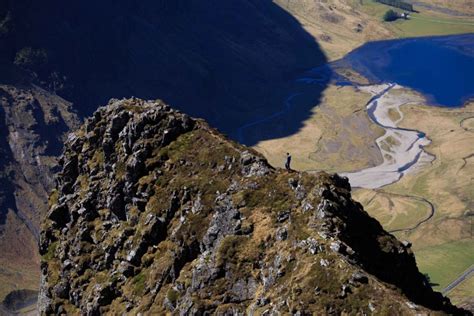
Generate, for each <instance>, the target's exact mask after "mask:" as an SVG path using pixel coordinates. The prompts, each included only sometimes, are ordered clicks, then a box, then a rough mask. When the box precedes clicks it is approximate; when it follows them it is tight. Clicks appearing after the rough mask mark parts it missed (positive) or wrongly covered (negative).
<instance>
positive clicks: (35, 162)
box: [0, 85, 79, 300]
mask: <svg viewBox="0 0 474 316" xmlns="http://www.w3.org/2000/svg"><path fill="white" fill-rule="evenodd" d="M78 126H79V120H78V119H77V116H76V115H75V114H74V112H73V111H72V109H71V107H70V103H68V102H66V101H65V100H63V99H61V98H60V97H58V96H56V95H53V94H51V93H49V92H47V91H45V90H43V89H41V88H39V87H35V86H32V85H23V86H21V85H20V86H12V85H0V249H1V253H2V255H1V256H0V265H1V267H2V269H1V272H0V284H2V286H1V287H0V300H3V297H4V296H5V295H6V294H8V292H9V291H10V290H13V289H31V290H37V282H38V281H37V279H38V277H39V267H38V265H39V255H38V252H37V242H38V240H39V226H40V216H41V215H42V214H45V213H46V210H47V208H48V205H47V197H48V195H49V193H50V192H51V190H52V189H53V187H54V181H53V176H52V175H53V173H54V171H55V168H57V156H59V154H60V153H61V151H62V143H63V141H64V139H63V136H64V132H65V131H66V130H69V129H73V128H77V127H78Z"/></svg>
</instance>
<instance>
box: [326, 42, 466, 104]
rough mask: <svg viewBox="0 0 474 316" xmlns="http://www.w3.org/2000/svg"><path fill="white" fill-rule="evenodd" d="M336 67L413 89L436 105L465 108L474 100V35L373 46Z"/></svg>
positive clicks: (338, 62)
mask: <svg viewBox="0 0 474 316" xmlns="http://www.w3.org/2000/svg"><path fill="white" fill-rule="evenodd" d="M335 64H336V65H340V66H344V67H351V68H353V69H354V70H356V71H357V72H359V73H361V74H362V75H363V76H365V77H367V78H368V79H369V80H370V81H371V82H373V83H381V82H395V83H398V84H400V85H402V86H405V87H409V88H412V89H414V90H416V91H418V92H420V93H422V94H424V95H425V96H426V98H427V99H428V102H429V103H430V104H433V105H439V106H447V107H455V106H462V105H463V104H464V103H465V102H466V101H467V100H468V99H470V98H473V97H474V34H464V35H454V36H441V37H423V38H413V39H401V40H388V41H379V42H371V43H367V44H365V45H363V46H361V47H360V48H358V49H356V50H354V51H353V52H351V53H349V54H348V55H347V56H345V57H344V58H343V59H342V60H340V61H337V62H335Z"/></svg>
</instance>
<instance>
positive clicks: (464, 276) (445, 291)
mask: <svg viewBox="0 0 474 316" xmlns="http://www.w3.org/2000/svg"><path fill="white" fill-rule="evenodd" d="M472 273H474V264H473V265H472V266H470V267H469V268H468V269H467V270H466V271H464V272H463V273H462V274H461V275H460V276H458V277H457V279H456V280H454V281H453V282H451V283H449V285H448V286H447V287H445V288H444V289H443V290H442V291H441V293H443V295H446V294H448V293H449V292H450V291H451V290H452V289H454V288H455V287H456V286H458V285H459V284H460V283H461V282H463V281H464V280H466V279H467V278H468V277H469V276H470V275H471V274H472Z"/></svg>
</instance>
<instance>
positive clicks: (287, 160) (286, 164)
mask: <svg viewBox="0 0 474 316" xmlns="http://www.w3.org/2000/svg"><path fill="white" fill-rule="evenodd" d="M290 164H291V155H290V153H286V163H285V168H286V170H291V167H290Z"/></svg>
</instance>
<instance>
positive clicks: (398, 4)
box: [375, 0, 415, 12]
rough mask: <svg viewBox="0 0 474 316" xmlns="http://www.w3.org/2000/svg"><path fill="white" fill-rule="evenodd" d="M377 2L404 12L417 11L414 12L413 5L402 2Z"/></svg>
mask: <svg viewBox="0 0 474 316" xmlns="http://www.w3.org/2000/svg"><path fill="white" fill-rule="evenodd" d="M375 1H376V2H380V3H383V4H386V5H389V6H392V7H395V8H400V9H402V10H406V11H411V12H415V10H413V5H412V4H411V3H407V2H403V1H400V0H375Z"/></svg>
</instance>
